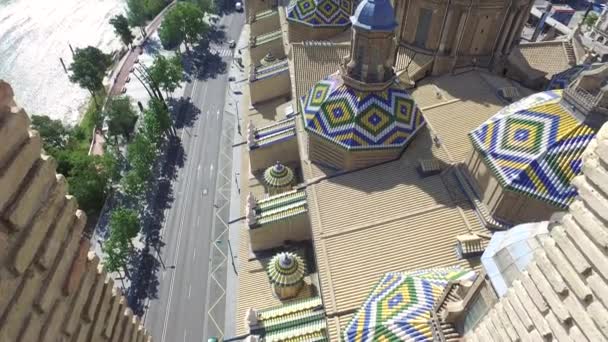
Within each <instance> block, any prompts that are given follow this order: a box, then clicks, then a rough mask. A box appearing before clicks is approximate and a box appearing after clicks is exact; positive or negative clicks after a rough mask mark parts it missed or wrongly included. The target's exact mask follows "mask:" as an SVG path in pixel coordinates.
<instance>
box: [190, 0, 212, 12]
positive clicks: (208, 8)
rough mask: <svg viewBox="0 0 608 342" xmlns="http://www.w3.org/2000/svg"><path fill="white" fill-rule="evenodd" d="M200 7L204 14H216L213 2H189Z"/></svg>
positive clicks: (196, 0) (198, 0) (203, 0)
mask: <svg viewBox="0 0 608 342" xmlns="http://www.w3.org/2000/svg"><path fill="white" fill-rule="evenodd" d="M188 2H191V3H193V4H195V5H197V6H198V8H199V9H200V10H201V11H202V12H203V13H215V4H214V3H213V1H211V0H188Z"/></svg>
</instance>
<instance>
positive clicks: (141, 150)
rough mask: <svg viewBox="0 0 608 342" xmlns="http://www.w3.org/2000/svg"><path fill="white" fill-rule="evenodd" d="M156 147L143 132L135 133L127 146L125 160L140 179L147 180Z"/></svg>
mask: <svg viewBox="0 0 608 342" xmlns="http://www.w3.org/2000/svg"><path fill="white" fill-rule="evenodd" d="M156 151H157V150H156V147H155V145H154V144H153V143H152V141H151V140H150V139H149V138H148V137H147V136H146V135H145V134H141V133H140V134H137V135H136V136H135V138H133V141H132V142H131V143H130V144H129V145H128V146H127V160H128V161H129V165H130V166H131V169H132V170H134V171H135V172H136V173H137V174H138V175H139V176H140V178H141V179H142V180H144V181H147V180H148V179H149V178H150V175H151V173H152V171H151V170H152V163H154V159H155V158H156Z"/></svg>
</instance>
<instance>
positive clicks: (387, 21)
mask: <svg viewBox="0 0 608 342" xmlns="http://www.w3.org/2000/svg"><path fill="white" fill-rule="evenodd" d="M351 21H352V23H353V26H356V27H360V28H363V29H366V30H369V31H386V32H392V31H393V30H394V29H395V27H397V21H395V11H394V10H393V6H392V5H391V3H390V1H389V0H364V1H362V2H361V4H359V6H358V7H357V10H356V11H355V15H353V16H352V18H351Z"/></svg>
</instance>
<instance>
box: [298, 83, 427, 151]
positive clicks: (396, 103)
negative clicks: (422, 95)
mask: <svg viewBox="0 0 608 342" xmlns="http://www.w3.org/2000/svg"><path fill="white" fill-rule="evenodd" d="M301 107H302V109H303V112H304V119H305V127H306V130H307V131H308V132H310V133H313V134H316V135H319V136H321V137H323V138H325V139H327V140H329V141H331V142H333V143H335V144H337V145H340V146H341V147H343V148H346V149H349V150H350V149H353V150H361V149H376V148H397V147H403V146H405V145H406V144H407V142H408V141H409V140H410V138H411V137H412V136H413V135H414V133H416V131H417V130H418V129H419V128H420V127H421V126H422V125H423V124H424V119H423V117H422V114H421V112H420V110H418V106H417V105H416V103H415V102H414V99H413V98H412V97H411V96H410V94H409V93H408V92H407V91H406V90H405V89H404V88H402V87H401V86H400V85H399V84H397V83H393V84H391V85H390V86H389V87H388V88H386V89H385V90H382V91H374V92H361V91H357V90H355V89H353V88H352V87H350V86H348V85H347V84H345V83H344V81H343V78H342V77H341V76H340V74H339V73H335V74H332V75H330V76H328V77H327V78H326V79H324V80H322V81H319V82H318V83H317V84H315V85H314V86H313V87H312V88H311V89H310V91H309V92H308V95H307V96H306V97H302V98H301Z"/></svg>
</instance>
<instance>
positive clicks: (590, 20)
mask: <svg viewBox="0 0 608 342" xmlns="http://www.w3.org/2000/svg"><path fill="white" fill-rule="evenodd" d="M598 18H599V16H598V15H597V14H596V13H595V12H589V14H587V16H586V17H585V20H584V21H583V24H585V26H587V27H588V28H590V27H593V26H594V25H595V23H596V22H597V19H598Z"/></svg>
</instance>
